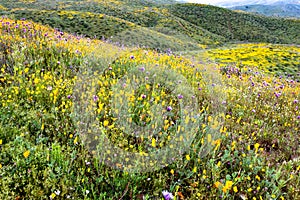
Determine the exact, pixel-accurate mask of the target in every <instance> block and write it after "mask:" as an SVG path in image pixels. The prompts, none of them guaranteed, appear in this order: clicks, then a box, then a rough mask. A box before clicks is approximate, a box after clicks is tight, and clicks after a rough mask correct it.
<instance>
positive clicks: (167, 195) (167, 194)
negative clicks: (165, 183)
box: [162, 191, 174, 200]
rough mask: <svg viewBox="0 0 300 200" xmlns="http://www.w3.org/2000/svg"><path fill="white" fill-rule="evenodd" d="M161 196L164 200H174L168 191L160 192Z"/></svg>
mask: <svg viewBox="0 0 300 200" xmlns="http://www.w3.org/2000/svg"><path fill="white" fill-rule="evenodd" d="M162 194H163V196H164V199H165V200H171V199H174V196H173V195H172V193H171V192H168V191H162Z"/></svg>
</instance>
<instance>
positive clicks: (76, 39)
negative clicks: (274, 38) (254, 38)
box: [0, 17, 300, 200]
mask: <svg viewBox="0 0 300 200" xmlns="http://www.w3.org/2000/svg"><path fill="white" fill-rule="evenodd" d="M194 53H195V52H194ZM299 53H300V51H299V46H297V45H279V44H278V45H275V44H268V43H255V44H254V43H250V44H239V45H235V46H234V47H233V46H231V47H230V48H229V49H226V48H214V49H205V50H201V52H200V51H199V53H196V54H197V55H196V56H193V57H192V56H188V55H183V54H180V53H176V52H175V53H172V52H170V51H168V52H162V51H155V50H153V49H148V48H139V47H124V46H121V45H114V44H112V43H110V42H107V41H102V40H98V39H96V38H89V37H85V36H82V35H76V34H71V33H67V32H63V31H61V30H58V29H53V28H50V27H49V26H44V25H41V24H38V23H34V22H32V21H29V20H26V19H22V20H15V19H10V18H7V17H2V18H1V19H0V97H1V98H0V199H167V200H169V199H251V200H262V199H263V200H264V199H267V200H271V199H273V200H275V199H280V200H284V199H300V190H299V189H300V183H299V180H300V175H299V170H300V160H299V156H300V149H299V133H300V108H299V106H300V83H299V81H300V79H299V63H300V62H299Z"/></svg>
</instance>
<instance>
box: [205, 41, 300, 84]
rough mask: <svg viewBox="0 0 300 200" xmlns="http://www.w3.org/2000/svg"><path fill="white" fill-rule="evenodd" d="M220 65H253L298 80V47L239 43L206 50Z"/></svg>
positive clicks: (299, 58) (299, 63) (299, 55)
mask: <svg viewBox="0 0 300 200" xmlns="http://www.w3.org/2000/svg"><path fill="white" fill-rule="evenodd" d="M207 58H210V59H212V60H213V61H215V62H217V63H219V64H220V65H221V66H228V65H236V66H240V67H245V66H246V67H250V68H251V67H254V68H258V69H260V70H263V71H265V72H268V73H273V74H276V75H278V76H288V77H292V78H293V79H295V80H298V81H300V47H299V46H293V45H272V44H240V45H235V46H230V47H228V48H222V49H212V50H208V51H207Z"/></svg>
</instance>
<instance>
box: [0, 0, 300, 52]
mask: <svg viewBox="0 0 300 200" xmlns="http://www.w3.org/2000/svg"><path fill="white" fill-rule="evenodd" d="M162 2H164V3H162ZM0 5H1V7H0V10H1V12H0V13H1V14H2V15H6V16H9V17H12V18H15V19H21V18H26V19H30V20H33V21H35V22H39V23H42V24H48V25H50V26H52V27H54V28H58V29H60V30H62V31H67V32H70V33H75V34H79V35H86V36H88V37H96V38H99V39H101V38H103V37H104V38H106V39H109V40H110V41H113V42H115V43H119V44H123V45H127V46H136V45H137V44H138V45H139V46H143V47H146V48H152V49H154V48H155V49H158V50H166V49H169V48H171V49H172V50H174V51H185V50H200V49H203V48H206V47H210V46H218V45H222V44H224V43H226V42H270V43H296V44H299V43H300V38H299V34H298V33H299V32H300V21H299V20H288V19H273V18H267V17H262V16H256V15H252V14H246V13H240V12H235V11H231V10H228V9H224V8H219V7H215V6H209V5H202V4H183V3H181V4H180V3H176V2H175V1H171V0H170V1H167V2H165V1H139V0H135V1H116V0H114V1H112V0H111V1H103V0H94V1H92V0H85V1H78V0H77V1H75V0H69V1H38V0H32V1H4V0H1V1H0Z"/></svg>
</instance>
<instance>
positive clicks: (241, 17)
mask: <svg viewBox="0 0 300 200" xmlns="http://www.w3.org/2000/svg"><path fill="white" fill-rule="evenodd" d="M170 10H171V11H170V12H171V13H172V14H174V15H175V16H177V17H180V18H182V19H184V20H186V21H189V22H191V23H193V24H195V25H197V26H200V27H203V28H204V29H206V30H208V31H210V32H212V33H215V34H218V35H221V36H223V37H225V38H228V39H231V40H237V41H249V42H268V43H296V44H299V42H300V37H299V34H298V33H299V31H300V21H299V20H288V19H276V18H267V17H262V16H257V15H252V14H247V13H240V12H233V11H230V10H228V9H224V8H218V7H214V6H207V5H201V4H175V5H171V6H170Z"/></svg>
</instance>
